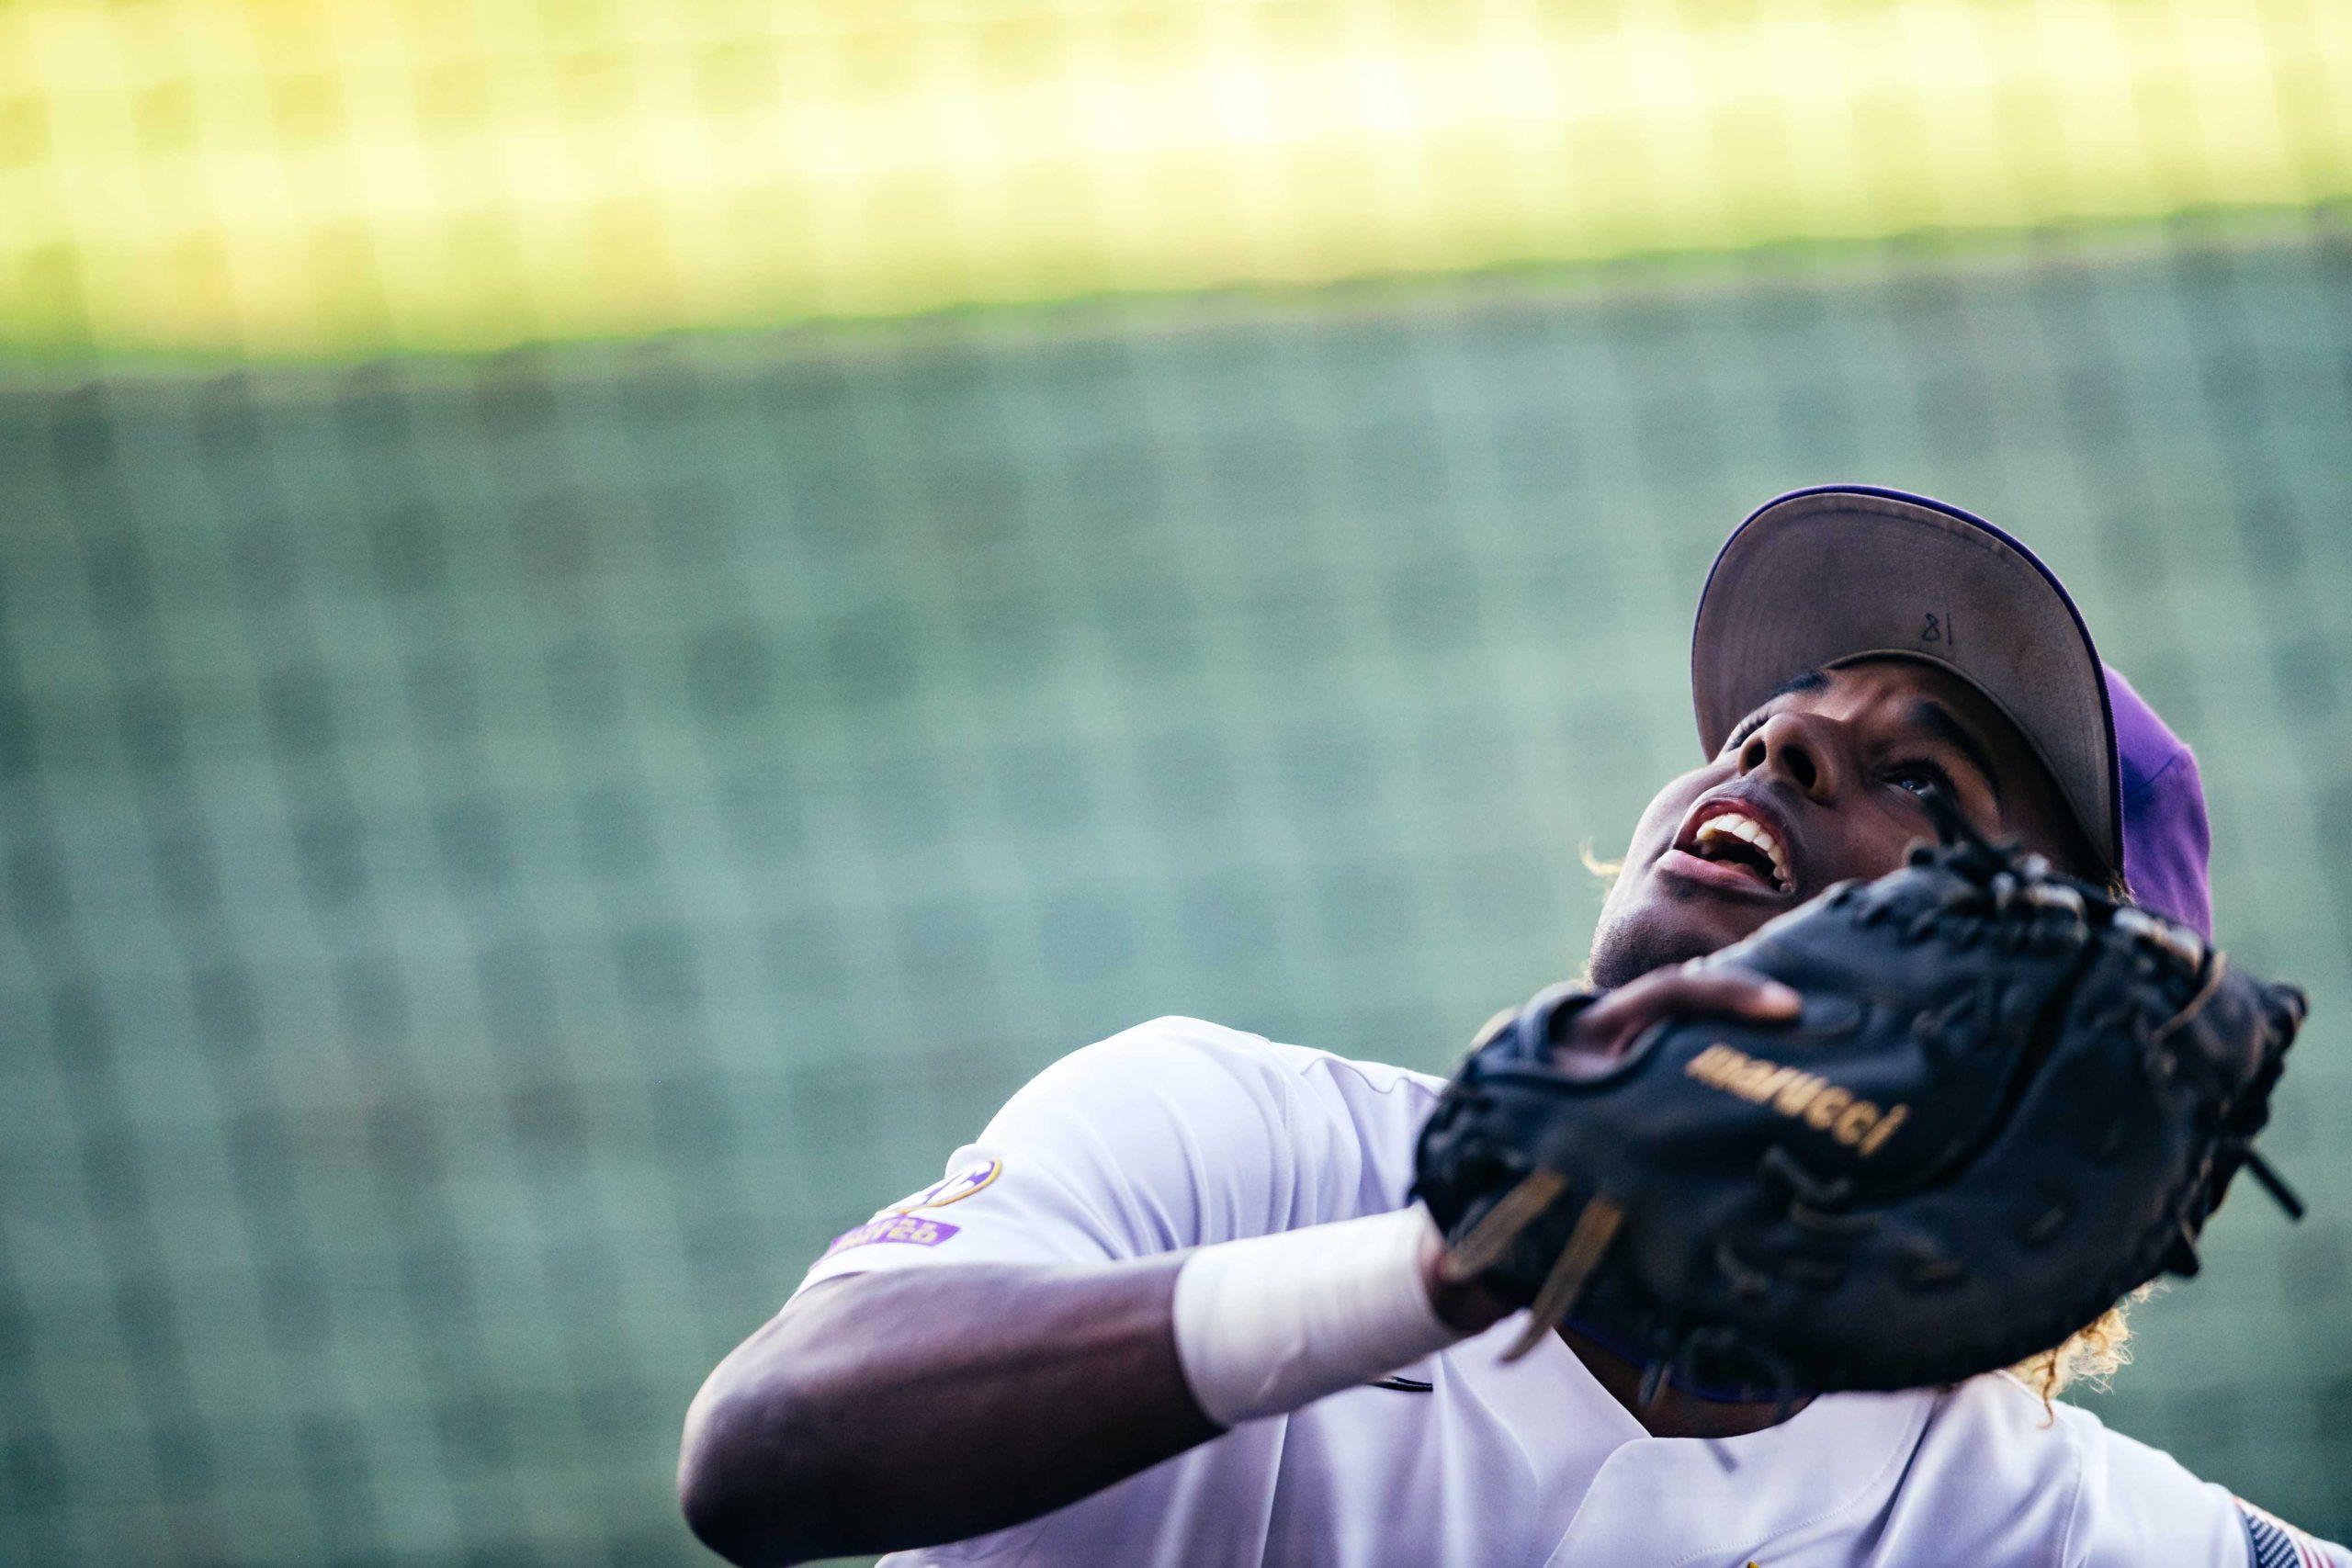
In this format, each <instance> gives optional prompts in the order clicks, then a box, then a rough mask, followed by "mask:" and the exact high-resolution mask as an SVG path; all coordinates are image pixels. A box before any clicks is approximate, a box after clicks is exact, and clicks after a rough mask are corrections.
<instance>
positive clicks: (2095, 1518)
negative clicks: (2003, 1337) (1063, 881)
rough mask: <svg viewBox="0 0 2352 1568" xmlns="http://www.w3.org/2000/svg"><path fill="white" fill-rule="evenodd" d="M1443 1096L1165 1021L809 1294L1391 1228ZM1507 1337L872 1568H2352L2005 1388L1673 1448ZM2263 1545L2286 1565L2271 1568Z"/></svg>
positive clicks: (1579, 1377) (1124, 1041) (979, 1155)
mask: <svg viewBox="0 0 2352 1568" xmlns="http://www.w3.org/2000/svg"><path fill="white" fill-rule="evenodd" d="M1441 1088H1442V1083H1441V1082H1440V1080H1438V1079H1435V1078H1431V1077H1425V1076H1423V1075H1421V1074H1418V1073H1412V1072H1408V1071H1406V1070H1405V1069H1403V1068H1401V1067H1392V1066H1378V1065H1374V1064H1372V1063H1364V1062H1351V1061H1348V1060H1345V1059H1343V1058H1340V1057H1339V1056H1335V1055H1329V1053H1326V1052H1320V1051H1310V1050H1306V1049H1303V1048H1301V1047H1298V1046H1295V1045H1280V1044H1275V1043H1272V1042H1269V1041H1266V1040H1263V1039H1261V1038H1259V1037H1258V1036H1256V1035H1251V1034H1244V1033H1240V1032H1236V1031H1234V1030H1230V1029H1225V1028H1221V1027H1219V1026H1218V1025H1216V1024H1213V1023H1204V1022H1201V1021H1198V1020H1194V1019H1184V1018H1163V1019H1159V1020H1157V1021H1153V1022H1151V1023H1148V1024H1144V1025H1142V1026H1140V1027H1138V1028H1136V1029H1132V1030H1129V1031H1127V1032H1125V1033H1123V1034H1119V1035H1115V1036H1114V1037H1113V1038H1111V1039H1109V1040H1106V1041H1103V1043H1100V1044H1096V1045H1090V1046H1088V1047H1086V1048H1085V1049H1084V1050H1081V1051H1079V1052H1077V1053H1075V1054H1073V1055H1069V1056H1067V1057H1065V1058H1063V1059H1062V1060H1061V1061H1060V1062H1058V1063H1057V1064H1055V1065H1054V1066H1051V1067H1049V1068H1047V1069H1046V1071H1045V1072H1044V1073H1042V1074H1040V1075H1039V1076H1038V1077H1036V1078H1035V1080H1033V1081H1032V1082H1031V1083H1030V1084H1029V1085H1028V1086H1027V1087H1026V1088H1024V1089H1022V1090H1021V1092H1020V1093H1018V1094H1016V1095H1015V1096H1013V1098H1012V1100H1011V1101H1010V1102H1009V1103H1008V1104H1007V1105H1006V1106H1005V1107H1004V1109H1003V1110H1002V1111H1001V1112H999V1113H998V1115H997V1116H996V1118H995V1119H994V1120H993V1121H991V1122H989V1125H988V1128H987V1129H986V1131H984V1132H983V1133H982V1134H981V1135H980V1138H979V1140H978V1142H977V1143H974V1144H971V1145H967V1146H966V1147H965V1148H963V1149H960V1150H958V1151H957V1152H956V1155H955V1156H954V1158H953V1160H952V1161H951V1162H950V1165H949V1168H948V1174H947V1176H946V1177H945V1178H944V1179H943V1180H941V1181H940V1182H938V1183H936V1184H934V1185H933V1186H932V1187H929V1188H926V1189H924V1190H922V1192H919V1193H916V1194H915V1195H914V1196H913V1197H911V1198H909V1199H907V1200H905V1201H902V1202H900V1203H898V1204H895V1205H893V1206H892V1208H891V1209H889V1210H886V1211H884V1212H883V1213H880V1214H878V1215H876V1217H875V1218H874V1219H873V1220H871V1221H869V1222H867V1223H866V1224H862V1225H859V1226H857V1227H855V1228H854V1229H853V1230H851V1231H849V1232H847V1233H846V1234H844V1235H842V1237H841V1238H840V1239H839V1240H837V1241H836V1242H835V1243H834V1244H833V1246H832V1247H831V1249H830V1250H829V1251H828V1252H827V1254H826V1255H825V1257H824V1258H822V1259H820V1261H819V1262H818V1263H817V1265H816V1266H815V1267H814V1268H813V1269H810V1270H809V1278H808V1280H807V1281H806V1282H805V1283H804V1284H803V1285H802V1287H801V1289H803V1290H806V1289H808V1288H809V1285H810V1284H814V1283H816V1282H817V1281H819V1280H828V1279H831V1278H834V1277H835V1276H838V1275H843V1274H856V1273H865V1272H873V1271H879V1270H883V1269H924V1268H935V1267H940V1266H944V1265H954V1264H960V1263H1004V1262H1023V1263H1041V1264H1044V1263H1076V1262H1094V1261H1102V1260H1105V1259H1113V1258H1140V1257H1146V1256H1148V1255H1151V1254H1155V1253H1164V1252H1170V1251H1173V1250H1176V1249H1178V1248H1181V1247H1193V1246H1199V1245H1203V1244H1206V1243H1214V1242H1221V1241H1230V1240H1234V1239H1235V1238H1237V1237H1241V1236H1251V1235H1264V1234H1267V1233H1270V1232H1273V1231H1281V1230H1290V1229H1295V1228H1297V1227H1299V1226H1302V1225H1314V1224H1324V1223H1326V1222H1328V1221H1333V1220H1344V1219H1351V1218H1353V1217H1355V1216H1358V1215H1362V1214H1370V1213H1385V1212H1386V1211H1389V1210H1393V1209H1397V1208H1400V1207H1402V1206H1403V1205H1404V1204H1405V1202H1406V1201H1407V1189H1408V1185H1409V1183H1410V1180H1411V1177H1412V1163H1413V1144H1414V1139H1415V1135H1416V1134H1418V1132H1419V1128H1420V1125H1421V1122H1422V1121H1423V1119H1424V1118H1425V1117H1426V1116H1427V1115H1428V1114H1429V1111H1430V1106H1431V1104H1432V1103H1433V1101H1434V1099H1435V1096H1436V1094H1437V1092H1438V1090H1439V1089H1441ZM941 1332H942V1333H953V1332H954V1329H953V1327H952V1325H942V1327H941ZM1516 1333H1517V1327H1516V1325H1515V1324H1514V1323H1513V1322H1511V1321H1510V1320H1506V1321H1505V1322H1504V1323H1503V1324H1502V1325H1498V1327H1497V1328H1495V1329H1493V1330H1492V1331H1490V1332H1488V1333H1487V1334H1485V1335H1482V1336H1480V1337H1476V1338H1474V1339H1470V1340H1468V1341H1465V1342H1464V1343H1463V1344H1461V1345H1458V1346H1455V1347H1454V1348H1452V1349H1449V1350H1446V1351H1443V1352H1442V1353H1440V1354H1438V1355H1435V1356H1432V1357H1430V1358H1429V1359H1426V1360H1424V1361H1421V1362H1419V1363H1416V1364H1414V1365H1412V1366H1409V1367H1403V1368H1399V1369H1398V1371H1397V1376H1396V1377H1394V1378H1392V1379H1388V1380H1385V1381H1384V1382H1382V1383H1379V1384H1369V1385H1366V1386H1364V1387H1362V1388H1356V1389H1351V1390H1349V1391H1347V1392H1345V1393H1338V1394H1334V1395H1332V1396H1330V1397H1329V1398H1327V1399H1323V1400H1319V1401H1317V1402H1316V1403H1315V1404H1310V1405H1308V1406H1306V1408H1304V1409H1302V1410H1299V1411H1296V1412H1295V1413H1293V1414H1291V1415H1289V1416H1275V1417H1271V1418H1268V1419H1265V1420H1260V1421H1251V1422H1247V1423H1244V1424H1243V1425H1242V1426H1240V1427H1237V1428H1235V1429H1234V1430H1232V1431H1230V1432H1228V1433H1227V1434H1226V1435H1225V1436H1223V1437H1221V1438H1216V1440H1215V1441H1212V1442H1209V1443H1205V1444H1203V1445H1202V1446H1201V1447H1199V1448H1196V1449H1193V1450H1191V1451H1189V1452H1187V1453H1184V1454H1181V1455H1179V1456H1177V1457H1176V1458H1174V1459H1170V1460H1168V1461H1164V1462H1162V1463H1160V1464H1158V1465H1155V1466H1154V1467H1152V1468H1151V1469H1149V1470H1148V1471H1145V1472H1142V1473H1141V1474H1138V1475H1135V1476H1131V1477H1129V1478H1128V1479H1127V1480H1125V1481H1124V1482H1121V1483H1118V1484H1116V1485H1114V1486H1111V1487H1108V1488H1106V1489H1104V1490H1103V1491H1102V1492H1099V1493H1096V1494H1095V1495H1092V1496H1091V1497H1088V1498H1085V1499H1083V1500H1082V1501H1080V1502H1077V1503H1073V1504H1071V1505H1069V1506H1067V1507H1064V1508H1061V1509H1058V1510H1057V1511H1055V1512H1053V1513H1050V1514H1047V1515H1045V1516H1043V1517H1039V1518H1037V1519H1034V1520H1032V1521H1030V1522H1029V1523H1027V1524H1023V1525H1018V1526H1015V1527H1014V1528H1012V1529H1007V1530H1001V1531H999V1532H997V1533H995V1534H992V1535H988V1536H982V1537H979V1538H977V1539H975V1540H968V1541H964V1542H960V1543H958V1544H956V1545H952V1546H943V1547H937V1548H933V1549H929V1550H926V1551H911V1552H902V1553H899V1554H898V1555H896V1556H894V1557H891V1558H888V1559H887V1560H886V1561H888V1562H891V1563H895V1564H915V1563H950V1562H953V1563H1000V1564H1006V1565H1011V1564H1016V1563H1017V1564H1021V1565H1022V1568H1047V1565H1051V1564H1064V1563H1068V1564H1080V1563H1084V1564H1097V1563H1106V1562H1118V1563H1122V1564H1156V1565H1160V1568H1216V1565H1221V1564H1237V1565H1238V1564H1243V1563H1261V1562H1265V1563H1283V1564H1302V1565H1306V1564H1315V1565H1326V1564H1328V1565H1330V1568H1359V1565H1362V1568H1370V1565H1374V1564H1413V1565H1417V1568H1418V1565H1424V1564H1430V1565H1436V1564H1463V1565H1464V1568H1469V1565H1476V1568H1498V1565H1499V1568H1516V1565H1521V1564H1524V1565H1525V1568H1566V1565H1569V1564H1579V1565H1580V1564H1597V1565H1604V1568H1635V1565H1640V1564H1656V1565H1657V1568H1669V1565H1674V1568H1682V1565H1690V1568H1699V1565H1705V1568H1716V1565H1722V1568H1745V1565H1747V1564H1750V1563H1754V1564H1758V1565H1761V1568H1864V1565H1868V1568H1897V1565H1902V1568H1914V1565H1928V1564H1933V1565H1942V1564H1954V1563H1968V1564H1972V1565H1973V1564H1986V1565H1995V1564H2010V1563H2018V1564H2024V1563H2032V1564H2048V1565H2050V1568H2169V1565H2172V1564H2178V1565H2179V1568H2191V1565H2194V1568H2241V1565H2244V1568H2273V1564H2274V1563H2280V1564H2288V1565H2290V1568H2352V1554H2346V1553H2344V1552H2343V1551H2342V1549H2340V1548H2329V1547H2326V1546H2324V1544H2322V1543H2318V1542H2313V1541H2311V1540H2309V1538H2307V1537H2301V1536H2299V1535H2297V1534H2296V1533H2295V1532H2293V1531H2290V1530H2288V1529H2286V1528H2285V1527H2283V1526H2280V1525H2278V1523H2277V1522H2276V1521H2273V1520H2269V1519H2268V1518H2267V1516H2257V1515H2256V1514H2255V1513H2252V1512H2250V1511H2248V1510H2247V1509H2245V1507H2244V1506H2241V1505H2240V1504H2239V1503H2238V1502H2237V1501H2236V1500H2235V1499H2234V1498H2233V1497H2232V1496H2231V1495H2230V1494H2229V1493H2227V1492H2226V1491H2224V1490H2222V1488H2221V1487H2219V1486H2214V1485H2210V1484H2207V1483H2202V1482H2199V1480H2197V1479H2196V1478H2195V1477H2194V1476H2192V1475H2190V1474H2189V1473H2188V1472H2187V1471H2185V1470H2183V1469H2182V1468H2181V1467H2180V1466H2179V1465H2178V1464H2177V1463H2176V1462H2174V1461H2172V1460H2171V1459H2170V1458H2168V1457H2167V1456H2165V1455H2164V1454H2162V1453H2159V1452H2157V1451H2156V1450H2154V1449H2150V1448H2148V1447H2146V1446H2144V1445H2143V1444H2141V1443H2137V1442H2134V1441H2133V1440H2132V1439H2131V1438H2126V1437H2123V1436H2120V1434H2117V1433H2114V1432H2110V1431H2109V1430H2108V1429H2107V1428H2106V1427H2104V1426H2102V1425H2101V1424H2100V1423H2099V1421H2098V1418H2097V1417H2096V1416H2092V1415H2090V1414H2089V1413H2088V1412H2086V1411H2084V1410H2081V1409H2078V1408H2075V1406H2072V1405H2067V1404H2061V1405H2059V1406H2057V1408H2056V1412H2055V1415H2054V1416H2052V1414H2051V1412H2049V1411H2048V1410H2046V1409H2045V1408H2044V1406H2043V1404H2042V1402H2041V1399H2040V1398H2039V1397H2038V1396H2037V1395H2035V1394H2033V1393H2030V1392H2029V1391H2028V1390H2027V1389H2026V1388H2025V1387H2024V1385H2022V1384H2021V1383H2018V1382H2016V1381H2014V1380H2013V1379H2010V1378H2008V1377H2007V1376H2006V1375H1999V1374H1996V1375H1993V1376H1987V1377H1982V1378H1977V1379H1975V1380H1973V1381H1972V1382H1967V1383H1963V1384H1962V1385H1961V1386H1959V1387H1958V1388H1954V1389H1950V1390H1944V1391H1936V1390H1920V1391H1915V1392H1911V1393H1894V1394H1838V1395H1832V1396H1828V1397H1824V1398H1820V1399H1816V1400H1815V1401H1814V1402H1813V1403H1812V1404H1808V1405H1807V1406H1805V1408H1804V1409H1803V1410H1801V1411H1799V1412H1798V1413H1797V1415H1796V1416H1793V1417H1792V1418H1791V1419H1789V1420H1788V1421H1786V1422H1783V1423H1781V1425H1779V1426H1776V1427H1768V1428H1766V1429H1765V1430H1763V1431H1759V1432H1752V1433H1749V1434H1747V1435H1746V1436H1742V1437H1736V1438H1724V1439H1714V1440H1707V1439H1699V1438H1653V1437H1651V1436H1649V1435H1648V1434H1647V1433H1646V1432H1645V1431H1644V1430H1643V1428H1642V1427H1640V1425H1639V1424H1638V1423H1636V1422H1635V1421H1634V1418H1633V1417H1632V1416H1630V1415H1628V1414H1627V1413H1626V1411H1625V1409H1624V1408H1623V1406H1622V1405H1620V1404H1618V1403H1617V1402H1616V1401H1615V1400H1614V1399H1612V1398H1611V1397H1610V1395H1609V1394H1608V1393H1606V1392H1605V1391H1604V1390H1603V1389H1602V1388H1601V1387H1600V1384H1599V1383H1598V1382H1595V1381H1594V1380H1593V1378H1592V1376H1591V1375H1590V1374H1589V1372H1588V1371H1586V1370H1585V1368H1584V1365H1583V1363H1582V1362H1580V1361H1578V1360H1577V1358H1576V1356H1575V1355H1574V1354H1573V1353H1572V1352H1571V1351H1570V1350H1569V1349H1568V1348H1567V1347H1566V1345H1565V1344H1564V1343H1562V1342H1561V1341H1560V1340H1559V1339H1558V1338H1557V1337H1551V1338H1548V1339H1546V1340H1545V1341H1544V1343H1543V1344H1542V1345H1540V1346H1539V1347H1538V1348H1537V1349H1536V1350H1535V1351H1534V1352H1533V1353H1532V1354H1531V1355H1529V1356H1527V1357H1526V1358H1524V1359H1521V1360H1520V1361H1518V1362H1515V1363H1512V1364H1510V1365H1505V1364H1503V1363H1502V1362H1501V1360H1500V1359H1499V1356H1500V1352H1501V1349H1502V1348H1503V1346H1504V1345H1506V1344H1508V1343H1509V1342H1510V1338H1511V1337H1513V1336H1514V1335H1515V1334H1516ZM919 1364H920V1362H919V1358H916V1357H911V1356H910V1365H919ZM2265 1531H2267V1532H2270V1533H2269V1534H2268V1535H2266V1534H2264V1533H2262V1532H2265ZM2274 1539H2275V1540H2276V1541H2278V1542H2279V1543H2283V1544H2281V1545H2279V1546H2278V1547H2277V1548H2276V1549H2275V1550H2277V1551H2283V1552H2285V1553H2286V1554H2285V1555H2276V1556H2273V1555H2266V1552H2267V1551H2272V1550H2274V1549H2273V1548H2272V1547H2271V1546H2270V1545H2269V1543H2270V1542H2271V1541H2272V1540H2274ZM2299 1552H2300V1553H2302V1554H2303V1555H2300V1556H2299V1555H2296V1553H2299Z"/></svg>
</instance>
